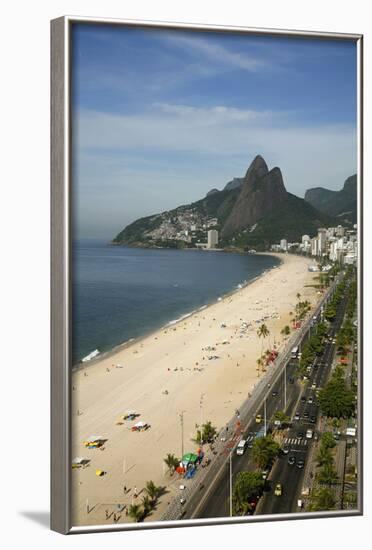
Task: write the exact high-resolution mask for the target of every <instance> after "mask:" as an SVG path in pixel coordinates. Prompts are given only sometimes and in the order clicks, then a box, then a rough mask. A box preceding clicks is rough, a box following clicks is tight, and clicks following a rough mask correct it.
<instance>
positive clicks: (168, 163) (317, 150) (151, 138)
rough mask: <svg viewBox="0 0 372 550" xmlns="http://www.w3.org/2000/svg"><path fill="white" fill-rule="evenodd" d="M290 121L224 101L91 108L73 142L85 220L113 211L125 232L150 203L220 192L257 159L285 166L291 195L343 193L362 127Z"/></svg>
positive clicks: (158, 206)
mask: <svg viewBox="0 0 372 550" xmlns="http://www.w3.org/2000/svg"><path fill="white" fill-rule="evenodd" d="M290 120H291V113H283V112H279V113H275V112H269V111H263V112H260V111H254V110H244V109H237V108H231V107H226V106H223V105H216V106H214V107H209V108H202V107H194V106H188V105H172V104H168V103H161V104H154V105H153V106H152V109H151V110H150V111H149V112H147V113H145V114H137V115H131V116H129V115H123V116H118V115H110V114H105V113H99V112H91V111H83V112H82V113H81V114H79V115H78V118H77V121H78V123H77V125H76V132H75V136H74V138H75V147H76V149H75V150H76V151H77V155H78V164H79V170H78V182H79V183H78V186H79V204H80V208H79V210H80V211H81V219H82V220H83V219H84V215H83V213H84V210H85V211H87V212H88V211H89V217H92V216H93V217H96V218H97V219H102V213H103V211H104V212H105V214H104V217H105V223H106V225H107V228H111V227H112V228H115V231H116V229H117V228H118V227H119V228H120V227H121V226H123V225H125V224H126V223H129V222H130V221H132V220H133V219H134V218H136V217H138V216H139V215H141V213H143V214H145V213H146V214H147V213H150V212H149V207H150V206H151V209H153V211H155V212H157V211H161V210H164V209H167V208H172V207H176V206H178V205H179V204H181V203H183V202H190V201H192V200H197V199H199V198H201V197H202V196H204V194H205V192H206V191H208V190H209V189H211V188H212V187H217V188H221V187H222V186H223V185H224V184H225V183H226V182H227V181H228V180H229V179H231V178H232V177H234V176H241V175H243V174H244V172H245V170H246V169H247V167H248V165H249V164H250V162H251V161H252V159H253V157H254V156H255V155H256V154H258V153H259V154H261V155H262V156H263V157H264V158H265V159H266V161H267V163H268V165H269V167H270V168H271V167H273V166H275V165H277V166H279V167H280V168H281V170H282V172H283V177H284V182H285V185H286V188H287V190H288V191H290V192H292V193H295V194H297V195H299V196H303V194H304V191H305V190H306V189H308V188H310V187H315V186H324V187H328V188H330V189H339V188H341V186H342V183H343V181H344V180H345V179H346V177H348V176H349V175H351V174H352V173H354V172H355V170H356V130H355V128H354V127H353V126H349V125H341V124H339V125H323V126H312V127H306V126H299V125H297V126H294V125H293V124H292V125H291V124H290V123H289V121H290ZM89 155H90V157H89ZM157 156H158V157H157ZM180 157H182V159H183V160H182V161H180V160H179V158H180ZM92 158H94V162H93V161H92ZM113 158H114V160H112V159H113ZM185 158H186V159H187V160H186V161H185ZM188 159H190V160H189V161H188ZM188 162H189V163H188ZM103 188H104V189H105V192H104V193H103V192H102V190H103ZM144 195H145V197H147V199H146V201H147V204H146V205H145V206H146V208H145V206H144V200H143V196H144ZM88 205H89V208H88ZM109 212H111V214H109ZM110 230H111V229H110ZM115 231H113V229H112V230H111V232H115Z"/></svg>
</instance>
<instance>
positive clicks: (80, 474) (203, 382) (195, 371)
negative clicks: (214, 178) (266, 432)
mask: <svg viewBox="0 0 372 550" xmlns="http://www.w3.org/2000/svg"><path fill="white" fill-rule="evenodd" d="M280 258H281V259H282V264H281V265H280V266H278V267H276V268H274V269H272V270H270V271H269V272H267V273H265V274H264V275H263V276H262V277H260V278H259V279H257V280H256V281H254V282H253V283H251V284H249V285H247V286H246V287H243V288H241V289H239V290H237V291H236V292H234V293H232V294H230V295H228V296H226V297H222V298H221V299H219V301H217V302H216V303H215V304H213V305H211V306H208V307H207V308H205V309H202V310H200V311H198V312H196V313H194V314H193V315H191V316H190V317H187V318H185V319H183V320H181V321H179V322H178V323H175V324H173V325H169V326H167V327H163V328H162V329H159V330H158V331H156V332H154V333H152V334H151V335H149V336H147V337H145V338H143V339H141V340H138V341H135V342H133V343H132V344H130V345H128V346H126V347H125V348H123V349H118V350H117V351H115V352H114V353H112V354H107V355H106V356H104V357H103V358H102V359H101V360H98V361H96V362H95V363H94V364H92V365H91V366H87V367H85V368H82V369H79V370H77V371H75V372H74V373H73V375H72V384H73V391H72V434H73V435H72V457H73V458H74V457H80V458H84V459H86V460H88V461H89V462H88V464H87V466H86V467H84V468H78V469H74V470H73V471H72V522H73V525H80V526H81V525H93V524H96V525H97V524H112V523H113V521H114V513H115V518H116V520H117V522H118V523H123V522H127V521H131V520H130V519H129V518H128V517H127V516H126V514H125V507H128V506H129V505H130V504H132V503H137V502H138V503H140V501H141V497H142V496H143V492H142V491H143V488H144V486H145V483H146V482H147V481H149V480H152V481H154V483H155V484H156V485H161V486H165V488H166V493H165V494H164V495H163V496H162V497H161V498H160V500H159V503H158V505H157V508H156V510H155V511H154V512H153V513H152V515H151V516H150V517H149V520H150V521H156V520H158V519H160V518H161V516H162V514H163V512H164V510H165V508H166V506H167V503H168V502H170V501H171V498H172V496H173V495H174V494H175V491H176V488H178V486H179V484H180V481H179V480H178V479H177V477H178V476H170V474H169V473H168V472H167V471H166V466H165V464H164V460H163V459H164V457H165V456H166V454H167V453H173V454H175V455H176V456H177V457H181V454H182V450H183V451H184V452H195V451H196V449H197V447H198V446H197V444H196V443H195V442H193V438H194V437H195V434H196V427H197V426H198V425H200V424H202V423H204V422H206V421H208V420H210V421H211V422H212V424H213V425H214V426H216V428H217V430H218V431H220V430H221V429H222V428H223V427H224V426H225V424H226V422H228V421H229V420H230V419H231V417H232V416H233V415H234V412H235V410H236V409H238V408H239V406H240V405H241V404H242V402H243V401H244V400H245V399H246V398H247V397H248V394H249V393H251V392H252V390H253V389H254V386H255V385H256V384H257V383H258V382H259V380H260V378H261V377H262V375H263V373H262V372H261V371H258V370H257V363H256V360H257V358H258V357H260V355H261V349H263V350H266V349H268V348H272V347H273V346H274V344H275V345H276V347H277V348H279V349H280V347H281V346H283V345H284V342H283V336H282V335H281V334H280V332H281V329H282V328H283V327H284V326H285V325H287V324H290V320H291V317H290V315H289V313H290V312H294V308H295V305H296V302H297V301H298V300H297V297H296V295H297V293H300V294H301V300H309V301H310V302H311V304H312V305H313V306H315V303H316V302H317V300H318V298H319V296H317V294H316V290H315V289H314V288H313V287H311V286H307V285H312V284H313V283H314V280H313V278H314V273H311V272H309V271H308V265H310V264H311V263H313V262H312V261H311V260H309V259H306V258H302V257H299V256H294V255H287V254H283V255H280ZM263 322H264V323H265V324H266V325H267V327H268V329H269V332H270V334H269V336H268V337H267V338H266V339H265V340H263V339H260V338H258V336H257V329H258V327H259V326H260V325H261V324H262V323H263ZM130 410H132V411H134V412H136V413H138V414H139V415H140V416H138V417H137V418H136V419H135V420H132V421H128V420H120V418H121V417H122V416H123V415H124V414H125V413H126V412H127V411H130ZM181 415H182V419H183V426H181ZM118 421H120V422H118ZM138 421H143V422H146V423H148V424H149V425H150V428H149V429H147V430H145V431H141V432H133V431H131V427H132V426H133V425H134V424H135V423H136V422H138ZM91 436H96V437H98V436H100V437H102V439H103V440H104V441H105V442H104V444H103V447H101V448H100V449H99V448H98V449H87V448H86V447H85V446H84V441H87V440H88V439H89V437H91ZM96 470H102V471H103V472H105V474H104V475H102V476H97V475H96ZM124 488H125V491H124ZM136 495H137V496H136ZM106 511H107V512H108V518H106Z"/></svg>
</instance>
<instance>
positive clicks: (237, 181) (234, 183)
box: [223, 178, 244, 191]
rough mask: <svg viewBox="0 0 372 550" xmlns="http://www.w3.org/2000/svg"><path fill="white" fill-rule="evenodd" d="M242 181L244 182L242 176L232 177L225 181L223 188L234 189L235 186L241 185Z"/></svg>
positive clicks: (226, 189) (225, 189)
mask: <svg viewBox="0 0 372 550" xmlns="http://www.w3.org/2000/svg"><path fill="white" fill-rule="evenodd" d="M243 182H244V178H233V179H232V180H231V181H229V182H228V183H226V185H225V187H224V188H223V190H224V191H231V189H236V188H237V187H241V186H242V185H243Z"/></svg>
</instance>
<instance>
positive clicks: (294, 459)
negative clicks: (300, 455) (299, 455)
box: [288, 456, 296, 466]
mask: <svg viewBox="0 0 372 550" xmlns="http://www.w3.org/2000/svg"><path fill="white" fill-rule="evenodd" d="M288 464H289V465H290V466H293V465H294V464H296V457H295V456H290V457H289V458H288Z"/></svg>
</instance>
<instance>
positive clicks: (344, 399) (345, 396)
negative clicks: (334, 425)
mask: <svg viewBox="0 0 372 550" xmlns="http://www.w3.org/2000/svg"><path fill="white" fill-rule="evenodd" d="M318 401H319V405H320V409H321V411H322V413H323V414H325V415H326V416H328V417H335V418H342V417H343V418H347V417H349V416H351V415H352V414H353V412H354V410H355V397H354V391H353V390H351V389H350V388H349V387H348V386H347V384H346V382H345V378H344V375H343V372H342V369H340V368H336V370H335V371H334V373H333V375H332V377H331V379H330V380H329V382H327V384H326V385H325V386H324V388H322V389H321V390H320V392H319V397H318Z"/></svg>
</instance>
